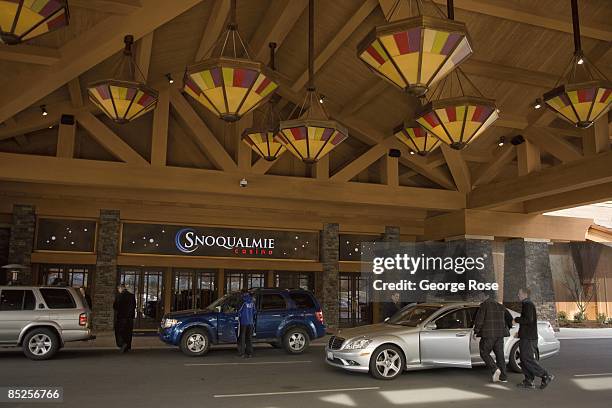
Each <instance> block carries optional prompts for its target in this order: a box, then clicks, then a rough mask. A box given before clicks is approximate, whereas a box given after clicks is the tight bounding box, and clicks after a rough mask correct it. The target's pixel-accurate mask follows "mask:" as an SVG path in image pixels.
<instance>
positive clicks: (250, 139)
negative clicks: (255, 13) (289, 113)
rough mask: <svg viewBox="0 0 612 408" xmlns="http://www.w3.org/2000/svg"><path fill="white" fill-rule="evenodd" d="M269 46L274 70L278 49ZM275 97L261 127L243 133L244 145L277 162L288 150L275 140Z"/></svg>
mask: <svg viewBox="0 0 612 408" xmlns="http://www.w3.org/2000/svg"><path fill="white" fill-rule="evenodd" d="M269 45H270V68H271V69H272V70H274V69H275V67H274V50H275V49H276V43H270V44H269ZM275 96H277V95H272V96H271V97H270V98H269V99H268V103H267V104H266V107H265V108H264V112H263V115H262V117H261V121H260V123H259V125H258V126H255V127H253V128H249V129H245V130H244V132H242V140H243V141H244V143H246V144H247V145H248V146H249V147H250V148H251V149H253V150H254V151H255V153H257V154H258V155H259V156H261V157H263V158H264V160H267V161H274V160H276V159H277V158H278V156H280V155H281V154H283V153H284V152H285V150H286V149H285V146H283V145H282V144H281V143H280V142H279V141H277V140H275V136H276V134H277V133H278V124H279V117H278V113H277V112H276V102H277V98H275Z"/></svg>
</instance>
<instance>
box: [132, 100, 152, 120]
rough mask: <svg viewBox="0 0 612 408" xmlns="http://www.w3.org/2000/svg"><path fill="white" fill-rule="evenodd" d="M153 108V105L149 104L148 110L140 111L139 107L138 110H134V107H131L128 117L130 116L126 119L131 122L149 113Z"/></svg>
mask: <svg viewBox="0 0 612 408" xmlns="http://www.w3.org/2000/svg"><path fill="white" fill-rule="evenodd" d="M154 108H155V104H151V105H150V106H149V107H148V108H146V109H142V107H141V106H140V105H139V106H138V109H134V106H132V108H131V109H130V115H132V116H128V117H127V119H128V120H133V119H136V118H139V117H141V116H142V115H144V114H146V113H148V112H151V111H152V110H153V109H154Z"/></svg>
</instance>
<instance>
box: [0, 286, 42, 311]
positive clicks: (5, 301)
mask: <svg viewBox="0 0 612 408" xmlns="http://www.w3.org/2000/svg"><path fill="white" fill-rule="evenodd" d="M35 307H36V299H35V298H34V294H33V293H32V291H31V290H12V289H5V290H3V291H2V293H0V310H5V311H6V310H34V308H35Z"/></svg>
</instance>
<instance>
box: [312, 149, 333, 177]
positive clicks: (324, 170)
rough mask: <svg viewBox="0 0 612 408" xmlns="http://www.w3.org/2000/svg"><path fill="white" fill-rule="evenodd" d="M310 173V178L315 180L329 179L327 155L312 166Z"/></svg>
mask: <svg viewBox="0 0 612 408" xmlns="http://www.w3.org/2000/svg"><path fill="white" fill-rule="evenodd" d="M312 172H313V174H312V177H314V178H316V179H317V180H328V179H329V154H327V155H325V156H324V157H323V158H322V159H319V161H318V162H316V163H315V164H314V165H313V166H312Z"/></svg>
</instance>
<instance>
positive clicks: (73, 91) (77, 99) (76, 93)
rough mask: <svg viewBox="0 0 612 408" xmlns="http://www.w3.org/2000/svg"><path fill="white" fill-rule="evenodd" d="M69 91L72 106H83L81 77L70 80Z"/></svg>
mask: <svg viewBox="0 0 612 408" xmlns="http://www.w3.org/2000/svg"><path fill="white" fill-rule="evenodd" d="M68 92H69V93H70V102H72V107H74V108H82V107H83V92H81V81H80V80H79V77H76V78H73V79H71V80H70V81H69V82H68Z"/></svg>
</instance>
